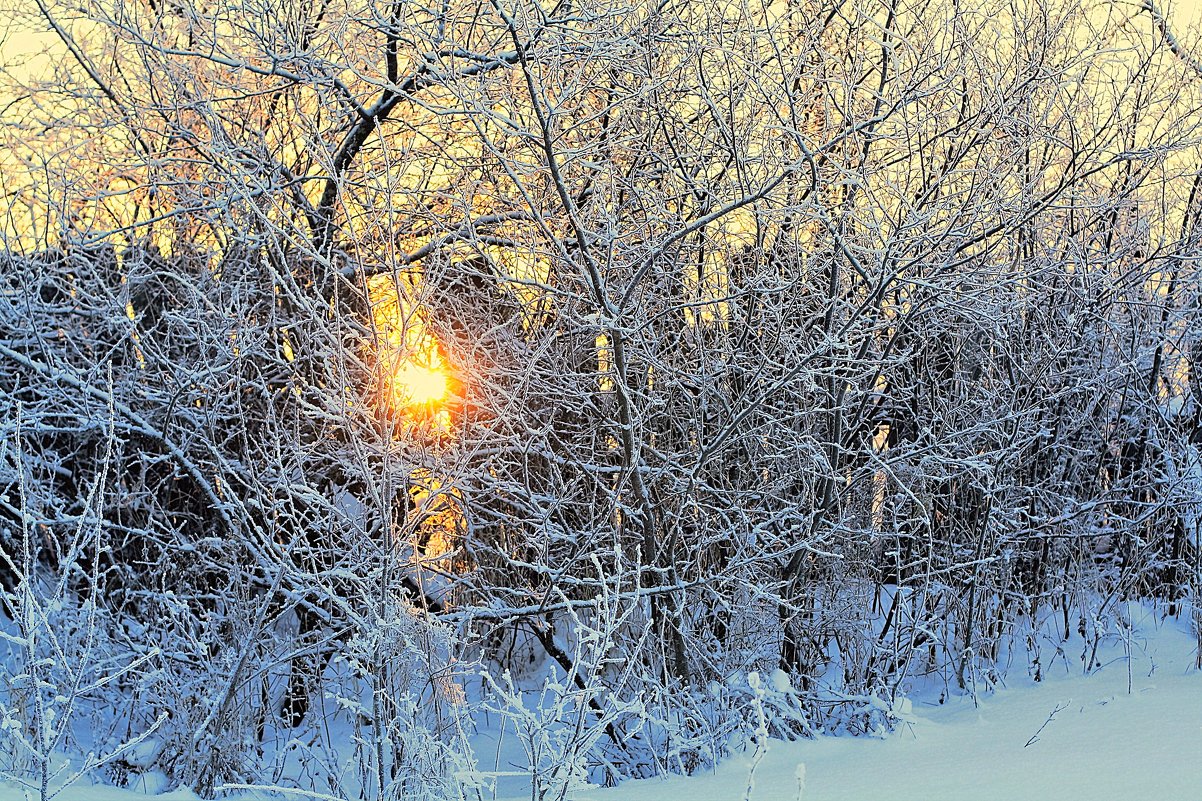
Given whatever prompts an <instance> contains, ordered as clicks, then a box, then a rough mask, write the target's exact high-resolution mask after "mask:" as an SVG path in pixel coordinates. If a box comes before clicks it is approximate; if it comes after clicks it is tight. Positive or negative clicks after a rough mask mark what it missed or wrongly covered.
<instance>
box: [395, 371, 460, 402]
mask: <svg viewBox="0 0 1202 801" xmlns="http://www.w3.org/2000/svg"><path fill="white" fill-rule="evenodd" d="M389 383H390V384H391V390H392V396H393V399H394V401H395V403H396V404H397V405H398V406H402V407H404V406H410V407H411V406H432V405H434V404H437V403H439V402H440V401H442V400H444V399H445V398H446V396H447V389H448V386H447V372H446V368H444V367H443V365H442V364H440V363H432V364H427V365H422V364H414V363H413V362H409V361H406V362H403V363H402V364H399V365H397V367H396V369H394V370H393V373H392V375H391V377H390V378H389Z"/></svg>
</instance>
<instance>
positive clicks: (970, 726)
mask: <svg viewBox="0 0 1202 801" xmlns="http://www.w3.org/2000/svg"><path fill="white" fill-rule="evenodd" d="M1134 611H1135V612H1136V614H1135V615H1134V617H1133V625H1134V628H1135V631H1136V636H1133V637H1132V656H1131V661H1130V674H1129V671H1128V662H1127V657H1126V648H1125V644H1124V643H1121V642H1112V643H1111V644H1110V645H1109V646H1108V651H1107V652H1106V654H1105V658H1104V659H1103V662H1104V664H1103V667H1102V668H1101V669H1099V670H1096V671H1094V672H1093V674H1091V675H1083V674H1082V671H1081V669H1080V662H1079V661H1078V660H1076V658H1075V654H1074V652H1073V650H1072V649H1071V648H1066V649H1065V658H1064V659H1060V658H1057V659H1056V660H1055V662H1054V663H1053V667H1052V668H1050V669H1048V670H1047V671H1046V673H1047V676H1046V678H1045V680H1044V681H1042V682H1039V683H1036V682H1033V681H1031V680H1030V679H1028V678H1026V676H1025V671H1024V670H1023V669H1022V666H1021V665H1017V664H1015V665H1012V666H1011V671H1010V678H1009V679H1008V680H1007V682H1006V684H1007V686H1003V687H1001V688H999V689H998V690H996V691H995V692H992V693H984V694H981V695H980V696H979V697H978V699H977V700H976V702H975V703H974V701H973V699H972V697H971V696H969V695H956V694H954V693H953V694H952V695H951V696H950V699H949V700H948V701H947V702H946V703H943V704H941V703H939V697H940V696H941V695H942V694H943V692H944V690H945V688H944V687H943V686H942V685H938V686H934V685H932V686H927V687H919V688H917V689H916V690H915V691H914V693H913V695H912V696H911V697H910V698H907V699H899V700H898V701H897V702H896V703H895V704H894V706H893V708H894V709H895V710H896V711H897V712H898V713H899V715H898V717H899V719H900V720H901V721H902V724H901V725H900V727H899V728H898V729H897V730H895V731H894V732H893V733H891V734H890V735H888V736H886V737H884V738H881V739H877V738H869V737H861V738H853V737H819V738H817V739H813V740H801V741H797V742H781V741H770V742H769V743H768V746H767V749H766V751H765V750H761V751H760V752H758V753H757V752H755V751H754V750H748V751H747V752H746V753H745V754H743V755H741V756H736V757H733V758H731V759H728V760H727V761H726V762H724V763H723V764H721V765H720V766H719V767H718V768H717V769H716V770H715V771H713V772H710V773H705V774H701V775H696V776H692V777H673V778H669V779H648V780H643V781H632V782H627V783H625V784H623V785H622V786H620V787H617V788H610V789H585V790H577V791H573V792H570V793H569V794H568V799H569V800H570V801H645V799H653V800H654V801H740V800H741V799H750V801H798V799H801V801H827V800H828V799H829V800H830V801H835V800H836V799H837V800H838V801H855V800H856V799H871V801H1042V800H1043V799H1047V800H1048V801H1061V799H1065V800H1069V801H1071V800H1073V799H1098V800H1099V801H1108V800H1109V799H1123V801H1196V799H1202V673H1200V672H1199V671H1197V670H1195V669H1194V667H1193V665H1194V660H1195V658H1196V651H1195V649H1196V647H1197V645H1196V640H1194V639H1193V638H1192V637H1191V636H1190V635H1189V633H1188V624H1187V623H1186V621H1185V619H1184V618H1185V616H1183V619H1182V620H1174V619H1171V618H1170V619H1168V620H1165V621H1161V620H1160V619H1159V618H1158V617H1157V616H1156V614H1155V613H1153V612H1151V611H1149V610H1141V609H1139V608H1138V607H1136V608H1135V610H1134ZM1129 675H1130V679H1129ZM784 678H787V677H784ZM784 678H782V677H781V676H777V675H775V674H772V675H771V677H770V682H768V683H770V684H772V685H775V686H776V689H778V690H780V689H782V688H783V687H784V686H785V684H784ZM1129 680H1130V690H1131V691H1130V693H1128V681H1129ZM790 687H791V685H790ZM488 740H489V737H488V736H487V733H484V736H482V737H481V738H478V741H477V747H478V749H480V750H478V752H477V753H481V754H482V756H481V762H482V763H483V762H484V761H486V760H485V758H484V756H483V754H484V753H487V748H488ZM488 761H490V762H491V761H493V760H492V759H491V758H490V759H489V760H488ZM503 762H504V760H502V764H500V765H498V766H497V767H499V768H501V770H498V771H497V773H496V774H494V775H499V774H505V775H504V780H503V781H501V782H499V784H500V787H499V791H498V792H497V793H495V794H494V793H485V794H484V796H483V798H484V799H487V800H488V801H493V799H496V801H502V800H503V801H510V799H512V801H517V799H529V798H530V794H529V789H528V785H526V786H525V787H523V781H522V773H521V772H520V771H505V770H504V768H505V765H504V764H503ZM482 767H483V765H482ZM490 767H492V766H491V765H490ZM163 786H164V785H163V782H162V781H160V780H159V777H158V776H156V774H154V773H151V774H148V775H145V776H141V777H138V778H137V779H136V783H135V785H134V787H133V788H131V789H126V790H118V789H115V788H112V787H108V786H105V785H103V784H91V785H89V784H86V783H80V784H76V785H74V786H71V787H68V788H65V789H64V790H63V792H62V793H61V794H60V795H58V796H57V797H58V798H59V799H61V801H146V799H147V798H148V796H149V797H154V798H157V799H167V800H168V801H192V800H193V799H195V798H196V796H195V795H194V794H193V793H192V792H191V791H190V790H188V789H187V788H181V789H177V790H175V791H172V792H170V793H167V794H164V795H153V794H154V793H155V792H156V791H158V790H160V789H162V787H163ZM749 791H750V792H749ZM239 796H241V797H244V798H248V799H266V798H272V797H274V798H283V797H285V796H281V795H274V796H273V795H270V794H267V793H263V792H261V791H249V792H243V793H238V792H231V793H230V796H229V797H235V798H236V797H239ZM26 797H29V798H36V797H37V794H36V793H35V792H32V791H31V792H30V793H29V795H28V796H26V794H25V791H24V790H22V789H21V788H19V787H17V786H16V785H13V784H4V783H0V801H18V800H21V801H23V800H24V799H25V798H26ZM287 797H294V798H304V797H314V796H307V795H306V794H303V793H295V792H294V793H293V794H290V795H289V796H287Z"/></svg>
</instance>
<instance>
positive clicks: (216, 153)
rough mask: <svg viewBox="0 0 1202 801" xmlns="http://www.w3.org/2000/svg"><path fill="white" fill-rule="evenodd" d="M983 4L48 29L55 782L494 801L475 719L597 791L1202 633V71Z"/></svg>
mask: <svg viewBox="0 0 1202 801" xmlns="http://www.w3.org/2000/svg"><path fill="white" fill-rule="evenodd" d="M986 6H987V7H982V6H980V5H979V4H974V8H972V9H968V8H964V7H962V6H961V5H960V4H958V3H955V2H949V3H944V4H939V3H917V4H909V3H902V2H897V0H892V2H883V3H882V2H869V0H849V2H843V3H806V2H798V3H783V2H776V3H768V2H765V3H747V2H742V3H739V2H711V1H710V0H701V1H700V2H687V3H668V2H659V3H633V4H631V3H622V2H609V1H608V0H600V1H598V0H587V2H583V3H569V2H563V3H558V4H550V3H548V4H542V5H540V4H532V3H520V4H511V3H508V2H491V3H478V4H473V3H459V2H445V3H443V4H441V5H437V6H431V7H428V8H427V7H424V6H419V5H415V4H410V3H402V2H392V3H388V2H375V0H347V1H344V2H334V1H333V0H329V1H328V2H322V3H318V4H311V3H308V2H303V3H289V2H282V3H281V2H274V1H271V2H259V1H258V0H249V1H244V2H222V3H218V4H216V5H214V4H206V3H201V2H181V3H172V4H163V3H157V2H146V3H112V2H109V1H108V0H88V1H87V2H84V3H82V4H81V3H70V4H61V5H59V4H56V3H54V2H52V0H34V6H33V7H24V6H23V7H22V8H21V9H20V11H22V12H23V13H26V14H28V17H29V20H30V24H34V25H37V26H41V27H46V26H50V28H51V29H52V30H53V31H55V32H56V34H57V36H58V37H59V39H60V41H61V43H62V45H63V46H65V49H66V52H67V57H65V58H64V59H63V60H62V61H61V63H59V64H58V65H57V66H56V67H55V70H54V72H53V74H52V75H50V76H48V77H47V78H46V79H45V80H42V81H33V80H31V79H25V80H18V79H17V77H16V74H15V73H13V74H10V75H9V77H8V81H9V87H8V88H9V89H11V90H12V91H11V93H10V94H11V96H12V97H13V98H14V100H13V102H12V103H11V104H10V105H9V106H8V110H7V111H6V116H5V118H4V120H5V123H4V127H3V131H4V137H5V139H6V144H7V145H8V147H9V150H10V156H9V157H8V158H9V163H8V164H7V165H6V166H5V179H4V180H5V184H6V187H5V191H6V193H7V199H6V201H5V208H6V212H7V218H6V228H7V237H8V239H7V243H8V245H7V252H6V255H4V256H3V262H2V264H0V403H2V404H3V409H4V414H3V418H2V423H3V432H2V443H0V489H2V492H3V494H2V496H0V521H2V526H0V587H2V589H3V593H4V596H3V597H4V606H3V609H4V614H5V616H6V617H8V618H11V625H9V627H8V628H7V629H6V631H8V632H10V634H9V635H6V640H5V642H6V643H7V644H8V647H9V650H10V657H12V658H11V659H10V662H12V663H13V664H15V665H17V667H16V668H14V670H15V671H16V672H15V673H14V674H13V676H12V677H10V679H9V683H8V685H7V686H8V687H9V689H8V690H6V691H2V692H0V710H3V712H4V718H5V721H6V722H5V724H4V725H5V726H6V727H7V726H8V725H9V724H8V723H7V721H13V723H12V724H11V725H12V729H13V731H18V730H20V731H24V732H26V733H27V734H26V736H25V738H24V739H22V740H21V742H22V743H25V745H26V746H27V747H25V748H24V750H22V749H21V748H18V747H17V746H13V750H12V752H11V754H10V764H9V766H8V768H6V769H7V770H9V771H10V772H16V773H21V774H22V775H24V776H26V777H33V778H30V779H29V780H30V781H32V782H33V783H34V784H35V785H36V784H38V783H39V782H41V781H42V778H46V780H47V781H49V779H48V778H47V777H48V772H49V770H50V767H49V766H50V765H51V760H50V759H49V756H48V755H49V754H50V753H52V752H53V751H55V750H56V749H70V748H71V747H72V745H73V744H72V742H71V738H72V737H73V734H72V731H73V730H72V727H71V726H70V725H65V724H64V723H63V721H64V720H68V721H69V720H70V719H71V716H72V715H74V716H76V717H78V716H80V715H85V714H91V710H93V709H96V708H100V707H93V706H91V704H96V703H100V704H101V707H103V708H108V709H110V710H113V709H115V710H116V712H115V714H106V715H101V716H100V717H98V718H97V719H98V720H101V721H107V726H108V729H107V730H105V731H103V732H101V733H99V734H98V735H97V739H98V743H99V745H100V746H101V749H100V751H98V753H101V752H103V753H105V754H107V755H108V756H107V757H105V758H103V759H107V761H108V764H109V770H110V771H111V772H112V774H113V778H115V779H120V778H122V776H123V775H124V774H125V773H126V772H127V771H138V770H144V769H148V768H151V767H154V768H157V769H161V770H163V771H165V772H166V773H167V774H168V776H169V777H170V778H171V779H172V780H173V781H177V782H186V783H188V784H190V785H191V786H194V787H196V788H198V789H199V790H200V791H201V792H206V793H211V792H215V791H216V788H218V787H220V786H222V785H223V784H229V783H239V782H242V783H245V782H252V783H258V782H260V780H261V779H262V777H264V776H270V775H272V771H275V774H274V775H275V776H276V778H277V779H279V777H282V776H287V777H292V778H291V779H289V780H295V781H308V782H310V783H311V785H313V786H316V787H318V788H320V789H322V791H323V792H327V793H329V792H333V793H336V794H342V793H353V792H359V791H361V792H363V793H365V794H367V795H368V796H370V797H385V796H387V797H401V795H403V794H406V793H408V794H410V795H408V796H406V797H412V795H413V794H415V793H417V792H418V791H419V790H423V791H429V792H432V793H434V794H435V795H436V797H454V796H455V794H456V793H461V792H465V790H464V786H465V785H464V782H465V779H464V777H465V776H470V775H472V771H470V770H467V769H466V768H465V766H466V765H467V764H468V762H467V761H466V760H468V759H469V757H468V756H466V752H465V751H464V746H463V735H464V732H465V730H466V727H468V726H469V725H470V721H469V720H468V718H469V717H470V711H471V710H470V706H471V705H470V704H469V703H468V702H467V701H465V700H464V699H463V692H464V688H465V687H467V688H468V689H469V690H470V692H469V696H471V697H472V698H476V697H479V698H481V699H482V700H481V701H480V703H482V704H484V705H485V706H487V707H488V708H490V709H493V710H496V711H498V712H499V713H500V714H502V715H504V716H507V717H508V719H509V720H511V722H512V723H513V725H514V726H515V727H517V729H518V730H519V731H525V732H526V744H527V747H528V751H529V754H530V766H529V767H530V770H531V772H532V773H533V774H534V775H535V780H536V785H537V786H538V787H540V788H542V790H541V792H545V793H546V794H547V795H546V797H555V796H556V794H557V793H560V792H561V791H562V790H563V788H565V787H568V786H571V784H572V782H577V781H580V780H582V779H583V778H584V777H591V778H592V779H593V780H599V779H605V780H618V779H620V778H622V777H627V776H644V775H651V774H654V773H657V772H661V771H665V770H684V771H688V770H692V769H694V768H695V767H697V766H698V765H701V764H706V763H708V762H710V761H712V760H714V759H716V758H719V757H720V756H721V754H722V750H723V749H724V748H725V747H726V744H727V743H729V742H730V735H731V734H732V733H733V732H736V731H738V730H742V729H744V728H745V727H746V726H747V725H748V724H747V722H746V721H747V720H748V719H749V717H748V716H749V715H750V714H751V713H750V711H749V710H751V709H752V708H753V706H754V705H755V704H760V705H763V704H768V705H769V706H771V707H772V712H773V714H772V720H773V721H775V723H774V726H775V729H774V733H776V734H780V735H786V736H797V735H807V734H812V733H815V732H817V731H821V730H825V731H839V730H845V731H850V732H854V733H859V732H872V731H876V730H877V729H878V728H879V727H881V726H887V725H889V723H890V721H891V720H892V719H893V717H894V715H895V713H894V712H893V709H894V707H893V704H894V701H895V699H896V698H898V697H899V696H900V695H902V694H904V692H905V691H906V688H907V687H908V686H909V682H910V681H911V680H912V679H913V678H914V677H916V676H919V675H922V674H934V675H937V676H941V677H942V678H943V680H944V681H945V682H946V684H947V687H948V692H951V693H954V692H964V691H966V692H974V693H975V692H980V691H983V690H984V689H985V688H986V687H988V686H989V685H991V683H992V682H994V681H996V679H997V677H998V675H999V674H1000V673H1002V672H1004V671H1005V670H1006V669H1007V668H1010V669H1026V670H1028V671H1029V672H1030V673H1031V674H1032V675H1034V676H1036V677H1037V678H1038V677H1040V676H1042V674H1043V672H1044V671H1046V670H1048V669H1049V668H1050V665H1051V662H1052V661H1053V660H1055V658H1056V657H1057V656H1060V657H1061V658H1062V659H1063V661H1064V662H1065V666H1066V667H1067V665H1068V663H1069V662H1070V661H1072V662H1074V663H1075V664H1074V668H1075V669H1080V668H1083V669H1085V670H1092V669H1093V668H1094V667H1095V660H1096V649H1097V647H1098V644H1099V643H1100V642H1102V641H1103V640H1104V639H1105V638H1106V637H1108V636H1113V635H1114V634H1115V632H1118V631H1120V630H1121V628H1122V626H1123V625H1125V624H1124V623H1123V621H1122V620H1121V613H1120V610H1121V608H1122V607H1121V604H1120V602H1121V601H1123V600H1126V599H1130V598H1139V597H1145V598H1152V599H1156V600H1157V601H1158V602H1161V603H1163V604H1164V610H1165V613H1166V614H1173V615H1176V614H1180V612H1181V610H1182V609H1183V608H1184V609H1191V608H1197V605H1196V603H1195V601H1196V598H1197V593H1198V590H1199V581H1200V575H1202V574H1200V568H1199V549H1198V529H1199V520H1200V514H1199V504H1200V501H1199V498H1200V492H1202V472H1200V471H1202V468H1200V467H1199V457H1198V447H1199V445H1200V443H1202V433H1200V431H1202V428H1200V417H1199V403H1198V400H1197V399H1198V393H1199V386H1198V381H1199V379H1198V376H1197V373H1196V370H1195V365H1196V363H1197V360H1198V359H1199V357H1200V356H1202V352H1200V349H1202V317H1200V314H1199V307H1200V305H1202V298H1199V292H1200V289H1199V286H1200V280H1202V276H1200V275H1199V270H1198V254H1199V252H1200V248H1199V236H1200V234H1202V232H1200V231H1199V229H1198V225H1197V216H1198V213H1199V209H1200V208H1202V197H1199V184H1202V166H1200V165H1202V155H1200V153H1199V150H1198V147H1197V141H1198V137H1199V134H1200V133H1202V125H1200V123H1202V114H1200V112H1199V103H1200V101H1202V93H1200V92H1199V91H1198V90H1199V86H1200V84H1202V81H1200V79H1199V73H1198V70H1197V69H1196V67H1195V63H1194V62H1193V61H1192V60H1191V57H1190V55H1189V53H1188V52H1187V50H1186V49H1185V48H1184V46H1183V45H1182V44H1180V42H1179V41H1178V40H1177V39H1176V38H1174V36H1173V34H1172V31H1171V30H1170V28H1169V26H1168V25H1167V23H1166V22H1165V18H1164V17H1163V16H1162V15H1161V14H1160V12H1159V11H1157V10H1156V9H1155V8H1154V7H1152V6H1150V5H1149V6H1146V7H1140V6H1134V5H1133V6H1130V7H1127V6H1120V5H1116V4H1112V3H1109V2H1099V3H1085V4H1081V3H1078V2H1076V0H1071V1H1070V0H1065V2H1055V1H1052V2H1034V1H1032V2H1018V3H1014V2H998V3H987V4H986ZM434 348H436V349H437V357H436V359H437V360H438V361H441V362H443V363H445V364H446V365H447V366H448V369H449V370H450V372H451V375H452V380H451V391H450V397H449V399H448V401H447V402H446V403H445V404H440V405H439V406H438V407H437V408H432V407H430V406H425V407H422V406H417V405H412V404H408V405H407V404H406V403H405V402H404V399H403V398H398V397H397V391H398V389H397V387H396V386H395V379H394V372H393V371H394V370H395V368H396V367H397V365H398V363H400V364H403V363H406V362H407V361H415V360H422V359H426V360H429V359H430V358H431V351H432V349H434ZM1199 630H1200V632H1202V623H1200V625H1199ZM1074 636H1075V637H1076V638H1077V640H1076V642H1078V644H1079V645H1081V651H1080V653H1079V659H1078V654H1077V653H1076V652H1074V653H1072V654H1069V655H1066V654H1065V651H1064V649H1063V647H1062V642H1063V641H1065V640H1068V639H1070V638H1072V637H1074ZM1200 637H1202V633H1200ZM481 667H482V668H483V669H484V670H485V673H486V674H487V678H486V679H484V680H483V684H479V685H476V684H473V682H475V681H477V679H476V678H471V677H473V676H476V675H477V674H478V672H479V669H480V668H481ZM777 671H779V672H777ZM752 673H758V674H759V675H761V676H767V675H769V674H774V679H775V681H774V682H761V681H757V680H756V679H755V678H752V679H750V680H749V678H748V677H749V676H750V675H751V674H752ZM544 676H555V677H557V679H556V681H557V682H558V684H553V685H552V686H551V688H550V689H549V690H545V691H544V695H543V702H544V704H543V706H542V707H541V708H540V709H541V711H540V709H530V708H528V707H524V706H523V705H522V691H523V690H530V689H532V688H534V687H536V686H538V685H537V683H538V682H539V681H541V680H542V678H543V677H544ZM786 678H787V682H786V681H785V679H786ZM56 710H57V711H56ZM97 714H99V713H97ZM339 714H340V715H344V716H346V718H345V719H346V720H349V721H350V724H349V725H351V726H352V728H353V732H354V743H355V745H354V749H355V755H356V759H357V760H358V761H357V762H356V763H355V764H356V765H357V766H358V768H357V770H358V774H357V775H356V777H354V780H353V781H351V780H350V779H347V778H346V776H345V774H344V773H343V771H342V765H343V762H344V760H343V759H340V758H339V750H338V749H339V748H340V747H341V746H340V744H339V743H338V742H335V741H334V739H336V738H333V739H332V738H331V735H330V729H329V728H328V727H325V726H323V725H321V724H322V723H323V721H327V720H331V719H333V718H335V717H337V715H339ZM539 715H543V716H544V717H543V718H540V717H539ZM569 721H570V725H563V724H565V723H568V722H569ZM548 722H554V723H556V724H557V725H548V726H544V725H543V724H546V723H548ZM290 732H291V733H290ZM298 732H299V733H298ZM51 735H53V736H51ZM143 736H145V739H144V740H140V739H139V738H141V737H143ZM105 738H107V740H105ZM273 738H278V741H279V742H281V743H288V745H287V747H284V746H281V747H280V748H278V749H276V750H270V749H268V750H266V751H265V750H264V745H263V744H264V742H267V741H271V740H272V739H273ZM540 738H541V739H540ZM14 742H16V740H14ZM146 743H155V744H156V745H155V746H154V747H153V748H151V747H148V746H147V745H146ZM265 754H266V756H265ZM22 755H23V756H22ZM343 756H345V754H344V755H343ZM3 758H4V754H3V753H0V759H3ZM21 760H25V761H24V762H22V761H21ZM271 760H275V761H274V764H265V762H271ZM96 761H97V762H99V761H102V758H97V760H96ZM297 765H301V766H304V767H303V768H297V767H296V766H297ZM297 770H300V771H301V772H300V773H299V774H298V773H297ZM39 771H40V773H39ZM298 775H299V776H301V778H300V779H297V778H296V777H297V776H298ZM38 777H41V778H38ZM477 778H480V777H479V776H477ZM280 780H281V781H282V780H283V779H280ZM346 782H351V783H349V784H348V783H346ZM468 784H470V782H468ZM41 786H42V787H43V789H44V788H45V786H46V783H45V782H43V783H42V785H41ZM350 787H355V788H359V790H351V789H348V788H350ZM390 794H391V795H390Z"/></svg>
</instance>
